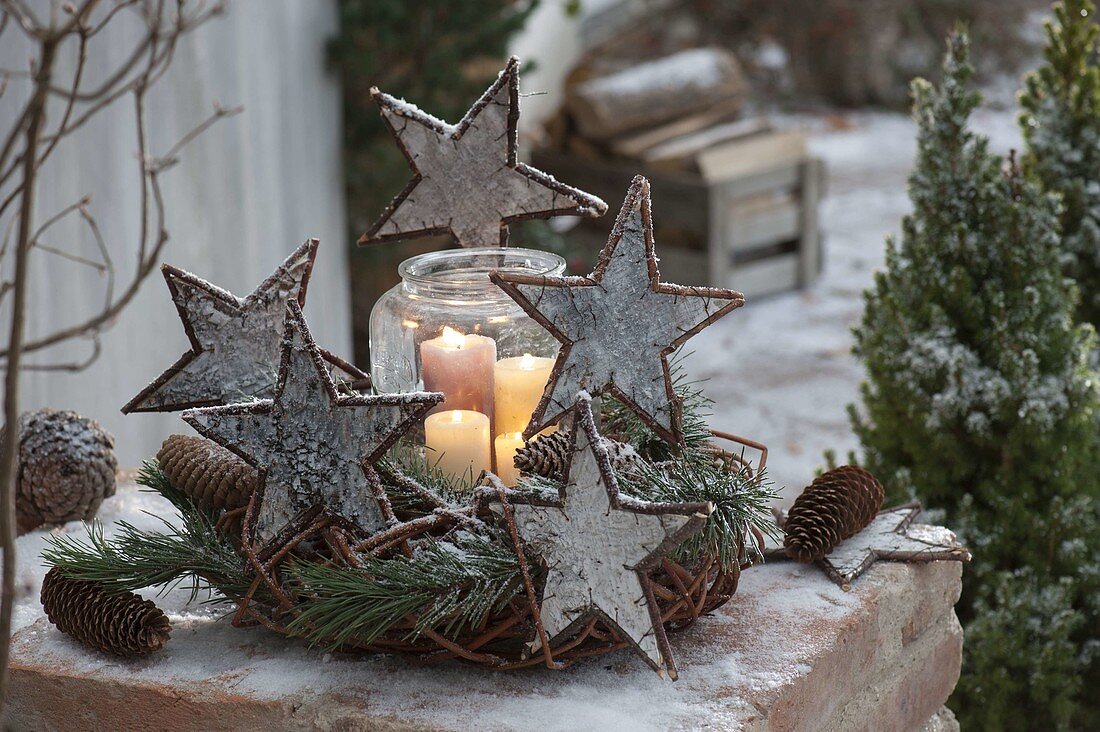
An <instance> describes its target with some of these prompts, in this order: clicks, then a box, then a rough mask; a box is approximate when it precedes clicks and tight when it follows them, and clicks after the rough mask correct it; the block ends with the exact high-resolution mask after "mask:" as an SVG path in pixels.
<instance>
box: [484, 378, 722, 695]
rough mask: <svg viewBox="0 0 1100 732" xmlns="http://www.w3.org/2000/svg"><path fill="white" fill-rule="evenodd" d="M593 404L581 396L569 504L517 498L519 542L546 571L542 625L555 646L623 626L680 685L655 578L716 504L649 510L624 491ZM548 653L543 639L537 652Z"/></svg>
mask: <svg viewBox="0 0 1100 732" xmlns="http://www.w3.org/2000/svg"><path fill="white" fill-rule="evenodd" d="M589 399H590V398H589V397H588V396H587V395H582V396H580V397H578V399H577V407H576V408H577V417H576V422H577V427H576V428H575V429H574V430H573V431H572V435H573V437H572V438H571V439H572V441H573V446H572V452H571V457H570V462H569V467H568V472H567V475H568V478H567V480H566V482H565V485H564V486H563V488H562V489H561V492H560V494H559V500H558V501H556V502H553V503H550V504H547V505H535V504H534V503H525V502H521V501H525V500H527V499H525V498H523V497H521V496H519V495H516V494H514V493H511V492H509V494H508V495H509V496H510V501H509V502H510V503H511V504H513V505H512V510H513V511H514V516H515V522H516V528H517V530H518V533H519V536H520V537H521V539H522V540H523V541H524V542H525V543H526V544H527V545H528V546H529V547H530V548H532V549H533V550H534V552H535V553H536V554H538V555H539V556H540V557H541V559H542V561H543V562H544V563H545V565H546V569H547V575H546V584H545V589H544V590H543V597H542V604H541V606H540V608H539V615H540V618H541V621H542V626H543V628H544V629H545V631H546V636H547V639H548V641H549V642H550V644H551V647H552V646H553V644H554V641H555V640H556V639H564V638H568V637H569V636H570V635H571V634H572V633H573V632H575V631H576V630H578V629H579V627H580V626H581V625H582V624H583V623H584V622H585V621H587V620H588V619H589V618H591V617H597V618H599V619H601V620H602V621H603V622H605V623H607V624H608V625H610V626H611V627H614V628H616V629H618V631H619V632H620V634H621V636H622V637H623V638H624V639H625V640H628V641H629V642H630V643H631V644H632V645H633V646H634V649H635V651H637V652H638V653H639V655H641V656H642V658H644V659H645V660H646V662H647V663H649V665H650V666H652V667H653V668H654V669H655V670H657V671H658V672H664V671H667V672H668V673H669V674H670V676H671V677H672V678H675V677H676V664H675V660H674V659H673V657H672V653H671V651H670V649H669V645H668V639H667V638H666V636H665V630H664V625H663V624H662V622H661V614H660V610H659V608H658V607H657V603H656V601H655V599H654V596H653V593H652V590H651V589H650V584H649V579H648V576H647V572H648V571H649V570H650V569H651V568H653V567H654V566H656V565H657V564H658V563H659V562H660V560H661V558H662V557H665V556H667V555H668V553H669V552H670V551H672V550H673V549H675V548H676V547H677V546H679V545H680V544H681V543H682V542H683V541H684V540H685V539H687V538H688V537H690V536H691V535H692V534H694V533H696V532H697V531H699V530H700V529H701V528H702V527H703V524H704V523H705V521H706V516H707V514H709V513H710V511H711V506H710V505H709V504H705V503H649V502H646V501H640V500H637V499H635V498H632V497H630V496H626V495H622V494H620V493H619V487H618V483H617V482H616V479H615V474H614V472H613V471H612V469H611V464H610V462H609V461H608V455H607V450H606V448H605V447H604V446H603V444H602V443H601V441H600V436H599V434H597V432H596V425H595V421H594V420H593V418H592V409H591V404H590V401H589ZM493 508H494V510H496V511H498V512H500V511H501V510H502V507H500V506H495V505H494V507H493ZM541 647H542V640H541V638H540V637H538V636H536V638H535V640H534V641H533V642H532V643H531V649H532V650H538V649H540V648H541Z"/></svg>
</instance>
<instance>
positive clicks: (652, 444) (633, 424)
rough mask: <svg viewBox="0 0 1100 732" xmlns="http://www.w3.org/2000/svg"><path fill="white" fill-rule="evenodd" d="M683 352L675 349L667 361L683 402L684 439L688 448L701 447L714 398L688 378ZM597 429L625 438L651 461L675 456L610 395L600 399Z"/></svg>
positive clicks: (706, 437) (707, 434)
mask: <svg viewBox="0 0 1100 732" xmlns="http://www.w3.org/2000/svg"><path fill="white" fill-rule="evenodd" d="M686 357H687V356H686V355H682V354H680V353H677V354H676V356H674V357H673V360H672V362H671V363H670V365H669V372H670V374H671V375H672V388H673V390H674V391H675V393H676V396H677V397H679V398H680V400H681V401H682V403H683V432H684V443H685V444H686V445H687V448H688V450H691V449H693V448H701V447H704V446H705V445H707V443H709V442H710V440H711V433H710V426H709V425H708V424H707V417H709V416H710V414H711V410H712V408H713V406H714V400H712V399H711V398H710V397H708V396H707V395H706V394H704V393H703V390H702V388H701V387H700V386H699V383H700V382H697V381H690V380H689V379H688V376H687V371H686V369H685V368H684V364H683V359H684V358H686ZM600 421H601V422H602V423H603V427H602V428H601V432H603V433H604V434H605V435H607V436H609V437H614V438H615V439H617V440H622V441H624V442H629V443H630V444H631V445H632V446H633V447H634V449H635V450H637V451H638V454H639V455H641V456H642V457H644V458H645V459H647V460H649V461H651V462H661V461H664V460H671V459H674V458H676V457H678V456H677V454H676V452H675V451H674V450H673V448H672V447H671V446H670V445H669V444H668V443H667V442H665V440H664V439H663V438H662V437H660V435H658V434H657V433H656V432H654V431H653V430H652V429H651V428H650V427H649V425H647V424H646V423H645V422H644V421H642V419H641V418H640V417H639V416H638V415H637V414H636V413H635V412H634V410H632V409H630V408H629V407H627V406H625V405H624V404H623V403H622V402H620V401H618V400H617V399H614V398H613V397H605V398H603V399H601V401H600Z"/></svg>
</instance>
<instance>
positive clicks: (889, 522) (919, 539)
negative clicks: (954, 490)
mask: <svg viewBox="0 0 1100 732" xmlns="http://www.w3.org/2000/svg"><path fill="white" fill-rule="evenodd" d="M920 512H921V506H920V504H919V503H908V504H905V505H903V506H895V507H894V508H888V509H886V510H884V511H880V512H879V514H878V515H877V516H876V517H875V518H874V519H872V520H871V523H870V524H868V525H867V527H866V528H864V529H863V530H862V531H860V532H859V533H857V534H856V535H855V536H852V537H851V538H848V539H845V540H844V541H842V542H840V543H839V544H837V546H836V548H835V549H833V550H832V551H831V552H830V553H829V554H828V555H826V556H825V557H824V558H823V559H819V560H817V561H816V562H814V564H816V565H817V566H818V567H820V568H821V569H822V571H824V572H825V574H826V575H828V576H829V579H831V580H832V581H833V582H836V583H837V585H839V586H840V587H841V588H843V589H845V590H848V589H851V585H852V582H854V581H855V580H856V578H857V577H859V576H860V575H862V574H863V573H864V572H866V571H867V570H868V569H870V568H871V566H872V565H874V563H875V562H877V561H879V560H880V559H887V560H890V561H894V562H931V561H934V560H953V561H957V562H969V561H970V552H969V551H967V550H966V548H965V547H964V546H963V545H962V544H960V543H959V542H958V540H957V539H956V538H955V534H954V532H952V531H951V530H950V529H945V528H944V527H942V526H928V525H925V524H917V525H912V524H913V519H915V518H916V517H917V516H918V515H919V514H920ZM776 519H777V523H779V525H780V526H781V527H782V525H783V524H784V523H785V519H786V516H785V514H783V513H780V514H778V515H777V517H776ZM765 554H767V555H768V556H769V557H773V558H785V557H786V556H787V552H786V549H785V548H784V547H783V546H782V545H780V544H774V543H773V542H771V541H769V546H768V548H767V549H766V550H765Z"/></svg>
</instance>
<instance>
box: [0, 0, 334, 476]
mask: <svg viewBox="0 0 1100 732" xmlns="http://www.w3.org/2000/svg"><path fill="white" fill-rule="evenodd" d="M35 4H41V5H42V6H44V7H48V4H47V3H45V2H42V3H32V5H35ZM335 28H336V9H335V3H333V2H329V1H327V0H326V1H323V2H322V1H317V2H305V1H303V0H233V2H232V3H231V5H230V10H229V12H228V14H227V15H225V16H223V17H221V18H218V19H215V20H214V21H212V22H211V23H209V24H208V25H206V26H203V27H202V28H200V29H199V30H198V31H196V32H195V33H194V34H193V35H192V36H190V37H188V38H187V39H186V40H185V42H184V43H183V45H182V47H181V48H180V49H179V51H178V53H177V55H176V59H175V61H174V63H173V66H172V69H171V71H170V72H169V74H168V75H167V76H166V77H165V78H164V79H163V80H162V81H161V82H160V84H159V85H158V86H157V87H156V90H155V92H154V93H153V94H152V95H151V99H150V104H149V119H148V127H149V134H150V138H151V144H150V148H151V152H153V153H162V152H164V151H165V150H166V149H167V147H168V146H169V145H171V144H172V143H174V142H175V140H176V139H177V138H178V137H179V136H181V135H182V134H184V133H185V132H186V131H187V130H189V129H190V128H192V127H193V126H194V125H195V124H197V123H198V122H200V121H201V120H202V119H203V118H205V117H206V116H207V115H208V114H209V113H210V111H211V104H212V102H213V101H215V100H217V101H220V102H221V103H223V104H225V105H226V106H231V105H236V104H242V105H244V107H245V112H244V113H243V114H242V115H240V116H237V117H233V118H231V119H228V120H223V121H221V122H219V123H218V124H217V125H216V126H215V127H214V128H213V129H212V130H210V131H208V132H207V133H206V134H205V135H203V136H202V137H200V138H199V139H198V140H197V141H196V142H195V143H194V144H193V145H192V146H190V147H189V148H187V150H186V151H185V152H184V155H183V161H182V163H181V164H180V165H179V166H178V167H177V168H175V169H173V170H172V171H170V172H169V173H167V174H166V175H165V177H164V179H163V181H164V191H165V197H166V201H167V207H168V227H167V228H168V230H169V232H170V234H171V241H170V243H169V244H168V246H167V249H166V254H165V257H164V259H165V261H167V262H170V263H172V264H175V265H177V266H180V267H183V268H184V269H187V270H190V271H192V272H195V273H196V274H199V275H201V276H203V277H207V278H209V279H211V280H212V281H213V282H215V283H217V284H219V285H221V286H223V287H226V288H228V289H230V290H231V291H233V292H235V293H236V294H238V295H242V296H243V295H245V294H247V293H248V292H249V291H250V290H251V289H252V287H253V286H255V285H256V284H258V283H259V281H260V280H261V279H262V278H263V277H264V276H266V275H267V274H268V273H269V272H270V271H271V270H272V269H273V268H274V267H275V266H276V265H277V264H278V263H279V262H280V261H281V260H282V259H283V257H284V256H285V255H286V254H288V253H289V252H290V251H291V250H292V249H293V248H294V247H296V246H298V245H299V244H301V243H302V242H303V241H304V240H305V239H306V238H308V237H310V236H316V237H319V238H320V239H321V249H320V253H319V256H318V262H317V267H316V268H315V270H314V274H313V280H312V283H311V285H310V287H309V302H308V304H307V307H306V316H307V318H308V319H309V321H310V324H311V326H312V329H313V332H314V335H315V337H316V338H317V339H318V341H319V342H320V343H321V344H322V345H323V346H325V347H328V348H329V349H330V350H332V351H334V352H336V353H339V354H342V355H346V356H350V346H351V327H350V314H349V312H350V307H349V295H348V282H347V273H346V272H347V269H346V257H347V250H348V247H349V246H350V242H349V241H348V236H347V231H346V226H345V211H344V193H343V181H342V174H341V152H340V151H341V121H340V119H341V111H340V93H339V87H338V81H337V79H335V78H334V77H332V76H331V75H329V74H328V73H327V72H326V70H325V62H324V46H325V41H326V39H327V38H328V37H329V36H331V35H332V34H333V33H334V31H335ZM116 30H117V31H118V32H117V33H115V34H114V36H113V37H112V38H110V39H106V40H105V41H104V40H101V41H99V45H98V46H97V47H96V48H95V49H94V50H93V52H92V54H91V55H90V57H89V68H88V71H87V73H88V75H89V77H88V78H89V83H90V84H94V81H95V79H96V78H102V76H103V74H105V73H106V72H107V70H108V69H110V68H112V63H115V64H117V63H118V62H119V61H121V60H122V58H123V57H124V54H125V53H126V52H127V50H128V48H130V47H131V45H132V44H127V43H126V40H127V32H128V31H129V30H136V29H134V28H130V29H128V28H126V27H119V28H117V29H116ZM20 40H21V35H20V34H19V32H18V31H13V30H11V29H9V30H8V32H7V33H5V35H4V36H3V38H2V39H0V67H4V68H21V69H25V68H26V66H27V58H28V54H29V51H30V49H29V48H28V46H26V45H25V44H22V43H21V42H19V41H20ZM20 86H22V85H21V84H18V83H16V82H14V81H13V87H12V88H11V89H9V91H8V94H7V95H6V96H5V97H3V98H0V129H6V128H7V127H8V126H9V124H10V120H11V119H12V117H13V115H14V114H15V110H16V108H17V107H19V106H20V105H19V103H18V102H19V101H21V99H20V94H22V93H23V90H22V89H19V88H17V87H20ZM54 120H55V121H56V113H55V116H54ZM135 150H136V143H135V128H134V124H133V114H132V105H131V104H129V103H127V102H126V101H123V102H121V103H119V104H118V105H116V107H115V108H114V109H112V110H110V111H108V112H106V113H104V114H103V115H102V116H100V117H99V118H98V119H97V120H96V121H95V122H93V123H90V124H89V125H88V126H87V127H86V128H85V129H83V130H81V132H80V133H79V134H78V135H77V136H76V137H75V138H74V139H73V140H71V141H69V142H68V143H64V149H62V148H59V150H58V153H57V154H56V155H55V157H54V159H53V161H52V163H51V164H50V165H49V166H48V167H47V169H46V170H45V171H44V177H43V180H42V184H41V187H40V188H39V191H38V195H39V199H38V206H37V210H38V217H37V218H38V220H39V221H43V220H45V219H46V218H47V217H48V216H50V215H51V214H53V213H54V212H56V211H57V210H59V209H61V208H63V207H64V206H67V205H69V204H70V203H72V202H74V201H76V200H77V199H79V198H80V197H81V196H82V195H85V194H87V193H93V194H94V198H93V201H92V204H91V208H92V210H93V211H94V213H95V214H96V216H97V218H98V220H99V222H100V224H101V225H102V228H103V233H104V236H105V237H106V239H107V241H108V243H109V245H110V246H111V251H112V255H113V257H114V259H115V261H116V262H117V263H118V267H119V277H120V279H122V278H125V277H126V275H127V274H128V273H129V272H130V271H131V270H132V268H133V262H134V261H136V242H137V231H138V226H139V223H138V222H139V211H140V206H139V191H140V188H139V178H138V176H137V162H136V160H135V158H134V153H135ZM9 224H10V218H8V219H5V220H2V221H0V236H2V234H3V231H4V230H6V228H7V226H8V225H9ZM52 232H53V233H52V235H51V236H50V237H49V244H51V245H53V246H55V247H59V248H64V249H66V250H68V251H70V252H73V253H75V254H78V255H83V256H94V252H95V248H94V241H93V240H92V238H91V237H90V235H89V234H88V233H87V231H86V230H84V229H83V228H82V227H81V226H80V225H79V222H78V221H77V220H76V219H75V218H74V219H73V220H72V221H71V222H69V223H68V224H66V225H60V226H58V227H56V228H54V229H53V230H52ZM4 266H5V272H7V271H10V270H9V268H10V262H5V263H4ZM32 276H33V280H32V282H33V285H32V293H31V301H30V316H29V322H28V330H29V333H28V336H29V337H30V338H32V339H33V338H34V337H35V336H36V335H40V334H44V333H47V332H50V331H52V330H54V329H55V328H57V327H59V326H62V325H66V324H71V323H74V322H78V318H79V317H80V315H81V313H87V312H91V311H94V310H95V309H97V308H98V303H99V302H100V300H101V298H102V294H103V285H104V282H103V280H102V277H101V276H99V275H97V274H96V273H95V272H93V271H91V270H89V269H88V268H86V267H82V266H80V265H77V264H75V263H72V262H68V261H65V260H63V259H59V258H57V257H55V256H53V255H50V254H48V253H45V252H36V253H35V255H34V257H33V259H32ZM0 316H2V317H0V327H2V328H3V336H0V340H6V337H7V335H6V334H7V324H8V321H9V317H10V312H9V311H7V310H0ZM102 345H103V354H102V356H101V357H100V358H99V360H98V361H97V362H96V363H95V364H94V365H93V366H92V367H91V368H89V369H87V370H86V371H83V372H80V373H76V374H68V373H57V372H48V373H47V372H28V373H26V374H25V376H24V381H23V384H24V388H23V392H22V394H23V407H24V408H25V409H31V408H36V407H41V406H53V407H58V408H71V409H75V410H77V411H79V412H81V413H83V414H86V415H88V416H90V417H93V418H95V419H98V420H99V421H100V422H101V423H103V425H104V426H105V427H106V428H107V429H109V430H110V431H111V432H113V433H114V434H115V436H116V438H117V443H118V454H119V460H120V463H121V464H123V465H137V464H139V463H140V461H141V460H142V459H143V458H146V457H149V456H151V455H152V454H153V453H155V451H156V449H157V448H158V447H159V445H160V443H161V440H163V438H164V437H166V436H167V435H168V434H170V433H172V432H187V431H189V428H188V427H187V426H186V425H185V424H184V423H183V422H182V420H180V419H179V416H178V415H177V414H137V415H131V416H127V417H124V416H123V415H122V414H121V413H120V412H119V408H120V407H121V406H122V405H123V404H124V403H125V402H126V401H127V400H128V399H129V398H130V397H131V396H133V395H134V394H135V393H137V391H138V390H139V389H141V387H143V386H144V385H145V384H147V383H148V382H149V381H151V380H152V379H153V378H154V377H156V376H157V375H158V374H159V373H160V372H161V371H162V370H163V369H164V368H166V367H167V366H168V365H169V364H171V363H172V362H173V361H175V359H176V358H177V357H178V356H179V355H180V354H182V353H183V352H184V351H185V350H186V349H187V347H188V343H187V339H186V337H185V336H184V332H183V329H182V328H181V326H180V323H179V319H178V317H177V315H176V311H175V308H174V307H173V306H172V303H171V301H170V299H169V296H168V290H167V288H166V287H165V284H164V281H163V279H162V278H161V277H160V276H159V274H156V275H154V276H152V277H151V278H150V279H149V280H147V281H146V283H145V285H144V287H143V288H142V290H141V292H140V293H139V294H138V296H137V298H136V299H135V300H134V302H133V303H132V304H131V306H130V307H129V308H128V309H127V310H126V311H125V312H124V313H123V314H122V316H121V317H120V318H119V319H118V322H117V323H115V324H114V325H113V327H112V328H111V329H110V331H109V332H108V333H106V334H105V337H104V338H103V344H102ZM88 350H89V344H88V343H87V342H76V343H73V344H70V345H69V346H66V347H63V348H58V349H55V350H53V351H47V352H42V353H36V354H33V355H31V356H29V357H28V359H27V360H28V361H29V362H31V363H35V362H38V363H41V362H45V361H57V360H68V359H72V358H80V357H82V356H83V355H86V354H87V352H88Z"/></svg>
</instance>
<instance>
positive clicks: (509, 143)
mask: <svg viewBox="0 0 1100 732" xmlns="http://www.w3.org/2000/svg"><path fill="white" fill-rule="evenodd" d="M371 95H372V96H373V97H374V99H375V101H376V102H377V103H378V106H379V107H380V108H381V111H382V119H383V120H385V122H386V125H387V126H388V127H389V128H390V131H391V132H392V133H393V136H394V138H396V140H397V144H398V145H399V146H400V148H401V151H402V152H404V153H405V157H406V158H407V159H408V161H409V167H411V168H412V171H413V179H412V180H411V181H410V182H409V184H408V185H407V186H406V187H405V190H403V191H401V193H400V194H398V196H397V198H395V199H394V200H393V203H391V204H390V205H389V206H388V207H387V208H386V210H385V212H384V213H383V214H382V218H380V219H379V220H378V221H377V222H376V223H375V224H374V225H373V226H372V227H371V228H370V230H369V231H367V233H365V234H364V235H363V236H362V238H360V240H359V243H360V244H365V243H369V242H375V241H386V240H390V239H407V238H411V237H417V236H426V235H428V234H446V233H449V234H450V235H451V236H452V237H454V240H455V242H457V243H458V244H460V245H461V246H464V247H495V246H505V245H507V243H508V223H509V222H511V221H519V220H521V219H533V218H549V217H550V216H560V215H566V214H568V215H574V216H600V215H602V214H603V213H604V212H605V211H606V210H607V204H606V203H604V202H603V201H601V200H600V199H598V198H596V197H595V196H591V195H589V194H587V193H585V192H583V191H580V190H578V189H576V188H572V187H570V186H567V185H564V184H563V183H559V182H558V181H557V180H555V179H554V177H553V176H550V175H547V174H546V173H543V172H542V171H541V170H536V169H535V168H532V167H530V166H528V165H524V164H523V163H521V162H518V160H517V159H516V145H517V142H516V122H517V120H518V119H519V59H517V58H516V57H515V56H513V57H512V58H511V59H509V61H508V65H507V66H506V67H505V68H504V70H503V71H502V72H501V73H500V76H499V77H497V80H496V82H495V83H494V84H493V85H492V86H490V87H489V89H488V91H486V92H485V93H484V94H483V95H482V96H481V98H480V99H478V100H477V103H475V104H474V106H473V107H471V108H470V111H469V112H467V113H466V116H464V117H463V118H462V120H461V121H460V122H459V123H458V124H457V125H451V124H447V123H446V122H444V121H442V120H440V119H437V118H435V117H433V116H431V115H430V114H426V113H424V112H422V111H420V110H419V109H417V108H416V107H415V106H413V105H411V104H408V103H407V102H405V101H404V100H400V99H395V98H394V97H391V96H390V95H389V94H383V93H382V92H380V91H378V89H371Z"/></svg>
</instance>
